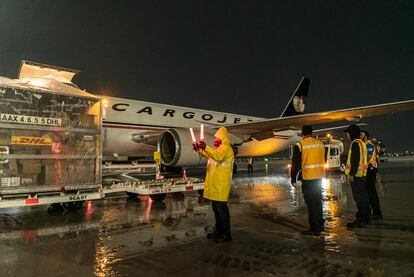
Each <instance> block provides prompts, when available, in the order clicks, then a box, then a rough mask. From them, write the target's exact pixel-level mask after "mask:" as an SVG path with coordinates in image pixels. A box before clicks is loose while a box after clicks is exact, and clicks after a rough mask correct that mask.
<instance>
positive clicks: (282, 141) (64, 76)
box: [0, 61, 414, 167]
mask: <svg viewBox="0 0 414 277" xmlns="http://www.w3.org/2000/svg"><path fill="white" fill-rule="evenodd" d="M77 73H78V71H77V70H73V69H67V68H62V67H56V66H51V65H47V64H41V63H35V62H30V61H23V62H22V64H21V66H20V70H19V77H18V80H16V81H13V80H11V79H7V78H3V77H0V83H1V81H2V80H6V79H7V82H15V83H16V84H19V83H20V82H23V83H28V84H30V85H31V86H33V88H36V87H38V88H41V89H51V90H57V91H61V92H62V93H69V94H74V95H77V94H79V95H85V94H87V92H85V91H83V90H81V89H79V88H78V87H77V86H76V85H75V84H74V83H73V82H72V78H73V77H74V76H75V75H76V74H77ZM309 84H310V80H309V79H308V78H302V80H301V82H300V83H299V85H298V87H297V88H296V90H295V91H294V93H293V94H292V96H291V98H290V100H289V102H288V104H287V105H286V107H285V109H284V110H283V112H282V114H281V115H280V116H279V117H276V118H270V119H266V118H260V117H254V116H245V115H237V114H230V113H222V112H215V111H209V110H201V109H193V108H187V107H179V106H171V105H164V104H159V103H150V102H142V101H136V100H130V99H123V98H116V97H106V96H102V103H103V105H102V106H103V124H102V126H103V156H104V160H111V159H112V160H113V159H120V160H122V159H138V158H144V157H146V158H148V157H152V155H153V152H154V151H156V150H158V151H160V153H161V161H162V163H163V164H164V165H166V166H170V167H188V166H197V165H201V163H202V162H203V159H200V157H199V155H198V154H197V153H196V152H194V151H193V150H192V146H191V137H190V133H189V130H188V128H189V127H193V128H196V127H198V126H200V124H201V123H203V124H204V125H205V126H206V128H205V138H206V140H207V142H208V143H211V142H212V140H213V135H214V133H215V131H216V129H217V128H218V127H220V126H226V128H227V130H228V131H229V134H230V139H231V143H232V147H233V149H234V151H235V153H236V154H237V155H239V156H262V155H269V154H273V153H276V152H278V151H281V150H284V149H286V148H288V147H289V145H290V144H291V143H293V142H295V141H297V140H299V139H300V137H299V135H298V131H299V130H300V129H301V127H302V126H303V125H321V124H327V123H333V122H340V121H351V122H356V121H359V120H361V119H364V118H366V117H370V116H375V115H381V114H387V113H393V112H397V111H406V110H411V109H414V100H408V101H401V102H394V103H385V104H379V105H372V106H365V107H356V108H349V109H342V110H335V111H327V112H318V113H311V114H304V110H305V99H306V97H307V96H308V89H309ZM34 96H36V95H34ZM337 128H341V127H337ZM332 129H335V128H327V129H320V130H317V131H316V132H327V131H329V130H332ZM204 162H205V161H204Z"/></svg>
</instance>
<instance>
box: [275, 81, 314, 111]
mask: <svg viewBox="0 0 414 277" xmlns="http://www.w3.org/2000/svg"><path fill="white" fill-rule="evenodd" d="M309 84H310V79H309V78H306V77H302V80H301V81H300V83H299V85H298V87H297V88H296V90H295V92H294V93H293V94H292V97H290V100H289V103H288V104H287V105H286V107H285V109H284V110H283V112H282V114H281V115H280V117H286V116H292V115H298V114H303V112H304V111H305V98H306V97H308V90H309Z"/></svg>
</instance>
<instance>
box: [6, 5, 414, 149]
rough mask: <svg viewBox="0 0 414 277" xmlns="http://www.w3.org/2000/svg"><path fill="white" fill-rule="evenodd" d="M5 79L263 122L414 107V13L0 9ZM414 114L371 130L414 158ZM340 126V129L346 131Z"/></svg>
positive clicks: (382, 9)
mask: <svg viewBox="0 0 414 277" xmlns="http://www.w3.org/2000/svg"><path fill="white" fill-rule="evenodd" d="M0 38H1V42H0V75H2V76H7V77H13V78H14V77H16V74H17V71H18V68H19V64H20V61H21V60H22V59H27V60H32V61H37V62H43V63H47V64H52V65H57V66H64V67H69V68H74V69H80V70H81V71H82V72H81V74H80V75H79V76H77V77H76V79H75V83H76V84H78V85H79V87H81V88H83V89H86V90H88V91H90V92H92V93H96V94H105V95H111V96H117V97H125V98H132V99H137V100H143V101H153V102H161V103H166V104H173V105H181V106H190V107H196V108H202V109H210V110H218V111H227V112H232V113H238V114H248V115H253V116H260V117H276V116H279V115H280V113H281V112H282V110H283V108H284V106H285V105H286V103H287V101H288V99H289V97H290V95H291V93H292V91H293V90H294V89H295V88H296V85H297V83H298V82H299V80H300V78H301V77H302V76H307V77H309V78H311V87H310V96H309V99H308V102H307V110H306V111H307V112H317V111H325V110H334V109H339V108H349V107H353V106H364V105H371V104H377V103H384V102H392V101H401V100H408V99H414V76H413V75H414V1H413V0H392V1H389V0H386V1H385V0H372V1H369V0H364V1H361V0H358V1H349V0H347V1H339V0H337V1H328V0H327V1H308V0H285V1H276V0H275V1H225V0H218V1H214V0H213V1H211V0H210V1H197V0H191V1H170V0H165V1H154V0H151V1H95V2H94V1H74V0H71V1H57V0H53V1H36V0H35V1H33V0H31V1H18V0H12V1H5V0H1V1H0ZM413 120H414V111H410V112H402V113H398V114H395V115H387V116H380V117H375V118H372V119H368V120H365V121H364V122H366V123H368V124H369V127H368V130H369V131H370V133H371V134H372V135H373V136H376V137H378V138H381V139H383V141H384V142H385V144H386V145H387V147H388V150H389V151H401V150H406V149H409V150H414V146H413V142H414V128H413V127H414V125H413ZM338 125H343V123H339V124H338Z"/></svg>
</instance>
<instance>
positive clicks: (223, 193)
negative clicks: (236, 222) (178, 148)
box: [193, 127, 234, 243]
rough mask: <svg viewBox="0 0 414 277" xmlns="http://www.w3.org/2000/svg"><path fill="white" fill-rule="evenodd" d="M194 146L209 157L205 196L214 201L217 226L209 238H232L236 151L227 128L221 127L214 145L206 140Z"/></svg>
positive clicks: (216, 239) (221, 239)
mask: <svg viewBox="0 0 414 277" xmlns="http://www.w3.org/2000/svg"><path fill="white" fill-rule="evenodd" d="M193 148H194V150H195V151H198V152H199V153H200V154H201V155H203V156H204V157H206V158H207V159H208V162H207V173H206V179H205V183H204V198H207V199H209V200H211V201H212V208H213V212H214V216H215V218H216V226H215V229H214V231H213V232H212V233H209V234H207V238H208V239H214V240H215V241H216V242H218V243H220V242H225V241H230V240H231V232H230V213H229V209H228V207H227V200H228V198H229V193H230V186H231V179H232V173H233V163H234V153H233V149H232V148H231V145H230V139H229V135H228V133H227V129H226V128H224V127H220V129H218V131H217V132H216V134H215V135H214V147H211V146H208V145H206V143H205V142H204V141H200V142H199V143H193Z"/></svg>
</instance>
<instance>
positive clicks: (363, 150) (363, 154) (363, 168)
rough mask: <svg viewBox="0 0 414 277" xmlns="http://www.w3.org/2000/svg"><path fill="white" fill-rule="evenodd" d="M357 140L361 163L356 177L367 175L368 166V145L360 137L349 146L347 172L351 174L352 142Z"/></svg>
mask: <svg viewBox="0 0 414 277" xmlns="http://www.w3.org/2000/svg"><path fill="white" fill-rule="evenodd" d="M354 142H356V143H358V145H359V164H358V170H357V172H356V174H355V177H365V176H367V168H368V162H367V147H366V145H365V143H364V142H363V141H362V140H360V139H354V140H353V141H352V143H351V145H350V146H349V151H348V160H347V161H346V168H345V174H346V175H349V172H350V171H351V153H352V144H353V143H354Z"/></svg>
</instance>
